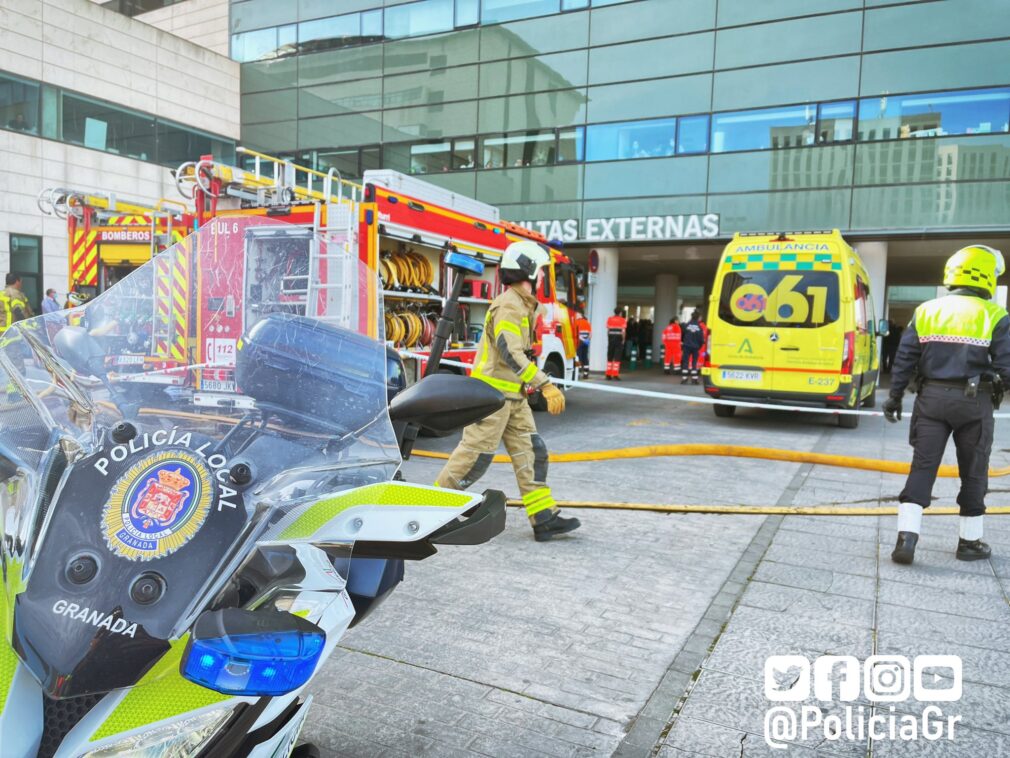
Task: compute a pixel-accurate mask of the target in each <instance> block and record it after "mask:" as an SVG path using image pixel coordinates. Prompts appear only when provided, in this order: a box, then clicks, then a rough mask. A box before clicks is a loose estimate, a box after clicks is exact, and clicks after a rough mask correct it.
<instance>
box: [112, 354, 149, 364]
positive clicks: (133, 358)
mask: <svg viewBox="0 0 1010 758" xmlns="http://www.w3.org/2000/svg"><path fill="white" fill-rule="evenodd" d="M113 363H114V364H115V365H116V366H143V365H144V356H142V355H117V356H116V357H115V359H114V360H113Z"/></svg>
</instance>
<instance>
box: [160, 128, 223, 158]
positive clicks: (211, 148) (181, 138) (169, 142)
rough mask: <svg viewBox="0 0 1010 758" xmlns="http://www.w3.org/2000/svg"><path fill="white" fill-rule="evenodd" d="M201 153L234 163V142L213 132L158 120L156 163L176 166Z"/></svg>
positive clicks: (197, 156)
mask: <svg viewBox="0 0 1010 758" xmlns="http://www.w3.org/2000/svg"><path fill="white" fill-rule="evenodd" d="M201 155H213V156H214V158H216V159H217V160H220V161H224V162H225V163H234V162H235V143H234V142H232V141H231V140H229V139H224V138H222V137H216V136H214V135H213V134H205V133H203V132H197V131H193V130H192V129H188V128H186V127H182V126H178V125H176V124H172V123H169V122H167V121H162V120H161V119H159V120H158V163H160V164H161V165H162V166H168V167H169V168H176V167H177V166H179V165H181V164H182V163H185V162H186V161H192V160H196V159H197V158H199V157H200V156H201Z"/></svg>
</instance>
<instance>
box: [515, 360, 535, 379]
mask: <svg viewBox="0 0 1010 758" xmlns="http://www.w3.org/2000/svg"><path fill="white" fill-rule="evenodd" d="M536 375H537V364H535V363H530V365H529V366H527V367H526V368H524V369H523V372H522V373H521V374H519V378H520V379H522V380H523V381H524V382H528V381H529V380H530V379H532V378H533V377H534V376H536Z"/></svg>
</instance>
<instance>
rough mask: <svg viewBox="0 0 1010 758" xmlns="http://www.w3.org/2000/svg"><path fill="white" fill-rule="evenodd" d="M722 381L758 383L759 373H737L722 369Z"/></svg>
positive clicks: (736, 371) (759, 379)
mask: <svg viewBox="0 0 1010 758" xmlns="http://www.w3.org/2000/svg"><path fill="white" fill-rule="evenodd" d="M722 379H723V381H724V382H760V381H761V372H760V371H738V370H733V369H725V368H724V369H723V370H722Z"/></svg>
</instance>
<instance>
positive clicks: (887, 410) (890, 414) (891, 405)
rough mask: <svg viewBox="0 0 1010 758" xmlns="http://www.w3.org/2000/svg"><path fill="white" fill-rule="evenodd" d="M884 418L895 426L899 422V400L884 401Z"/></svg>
mask: <svg viewBox="0 0 1010 758" xmlns="http://www.w3.org/2000/svg"><path fill="white" fill-rule="evenodd" d="M883 407H884V418H886V419H887V420H888V421H890V422H891V423H892V424H897V423H898V421H900V420H901V398H900V397H893V396H891V397H888V398H887V400H885V401H884V406H883Z"/></svg>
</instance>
